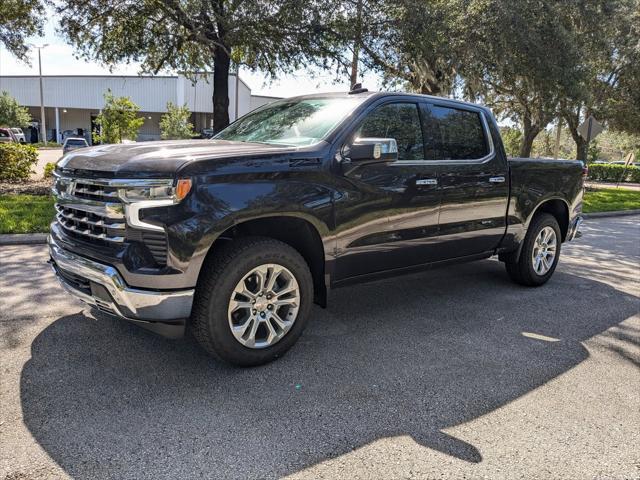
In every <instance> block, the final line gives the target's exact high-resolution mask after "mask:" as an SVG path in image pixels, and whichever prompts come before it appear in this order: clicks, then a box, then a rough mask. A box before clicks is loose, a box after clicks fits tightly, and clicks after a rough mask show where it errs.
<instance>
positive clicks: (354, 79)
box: [349, 0, 362, 88]
mask: <svg viewBox="0 0 640 480" xmlns="http://www.w3.org/2000/svg"><path fill="white" fill-rule="evenodd" d="M356 22H357V23H356V34H355V37H354V39H353V57H352V59H351V75H350V77H349V83H350V85H349V88H352V87H353V86H354V85H355V84H356V83H358V63H359V62H360V42H361V41H362V0H357V3H356Z"/></svg>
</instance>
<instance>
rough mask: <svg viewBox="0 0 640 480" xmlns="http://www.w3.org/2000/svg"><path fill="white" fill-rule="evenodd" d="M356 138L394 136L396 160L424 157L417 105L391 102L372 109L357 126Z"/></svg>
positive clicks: (420, 158)
mask: <svg viewBox="0 0 640 480" xmlns="http://www.w3.org/2000/svg"><path fill="white" fill-rule="evenodd" d="M355 137H356V138H358V137H359V138H364V137H368V138H371V137H373V138H395V140H396V142H397V144H398V160H422V159H424V142H423V138H422V131H421V125H420V116H419V114H418V106H417V105H416V104H415V103H392V104H388V105H382V106H380V107H377V108H376V109H374V110H373V111H372V112H371V113H369V115H367V117H366V118H365V120H364V121H363V122H362V124H361V125H360V128H358V130H357V132H356V135H355Z"/></svg>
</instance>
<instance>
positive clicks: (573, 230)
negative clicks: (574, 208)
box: [567, 215, 583, 242]
mask: <svg viewBox="0 0 640 480" xmlns="http://www.w3.org/2000/svg"><path fill="white" fill-rule="evenodd" d="M582 221H583V218H582V215H578V216H577V217H576V218H575V220H574V221H573V223H572V224H571V226H570V227H569V233H567V241H568V242H570V241H571V240H573V239H574V238H580V237H581V236H582V232H581V231H580V226H581V225H582Z"/></svg>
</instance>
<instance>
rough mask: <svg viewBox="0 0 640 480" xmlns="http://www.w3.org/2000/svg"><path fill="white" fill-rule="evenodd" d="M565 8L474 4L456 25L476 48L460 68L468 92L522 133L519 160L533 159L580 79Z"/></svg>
mask: <svg viewBox="0 0 640 480" xmlns="http://www.w3.org/2000/svg"><path fill="white" fill-rule="evenodd" d="M462 3H463V4H464V3H465V2H462ZM563 8H565V7H564V3H563V2H555V1H554V0H540V1H536V2H530V1H528V0H511V1H509V2H505V1H502V0H472V1H471V2H470V3H469V4H468V5H467V6H466V8H464V10H461V11H462V12H463V13H462V15H461V17H460V18H459V20H458V24H459V25H464V30H465V31H466V32H467V34H466V35H465V37H464V38H465V42H466V43H468V44H470V45H473V46H474V47H473V49H472V50H470V51H468V52H467V55H468V56H467V59H466V60H465V61H464V62H463V63H462V65H463V72H462V73H463V76H464V77H465V80H466V85H465V87H466V89H467V92H468V94H469V95H470V96H471V97H472V98H474V99H480V100H482V101H484V102H485V103H487V104H488V105H490V106H491V107H493V108H494V111H495V112H496V114H497V115H498V116H499V117H502V118H505V119H510V120H511V121H512V122H514V123H515V124H517V125H519V126H520V127H521V128H522V141H521V144H520V151H519V156H521V157H528V156H530V155H531V149H532V146H533V141H534V140H535V138H536V136H537V135H538V134H539V133H540V132H541V131H542V130H543V129H544V128H545V127H546V126H547V125H548V124H549V123H550V122H551V121H552V120H553V118H554V117H555V116H556V115H557V112H558V108H559V103H560V101H561V99H563V98H566V97H570V96H572V95H573V89H574V88H575V83H576V81H577V78H578V75H579V71H580V61H579V60H580V52H579V51H578V50H577V48H576V45H575V42H574V37H573V35H572V32H571V31H570V30H568V29H567V28H566V25H565V23H564V17H563V15H562V10H563ZM550 45H553V54H551V53H550V50H549V46H550Z"/></svg>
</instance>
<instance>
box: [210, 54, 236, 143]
mask: <svg viewBox="0 0 640 480" xmlns="http://www.w3.org/2000/svg"><path fill="white" fill-rule="evenodd" d="M230 65H231V60H230V59H229V55H228V54H227V52H225V51H224V50H223V49H222V48H218V49H216V52H215V57H214V59H213V131H214V132H216V133H217V132H219V131H220V130H222V129H223V128H225V127H226V126H227V125H229V67H230ZM236 95H237V92H236Z"/></svg>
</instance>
